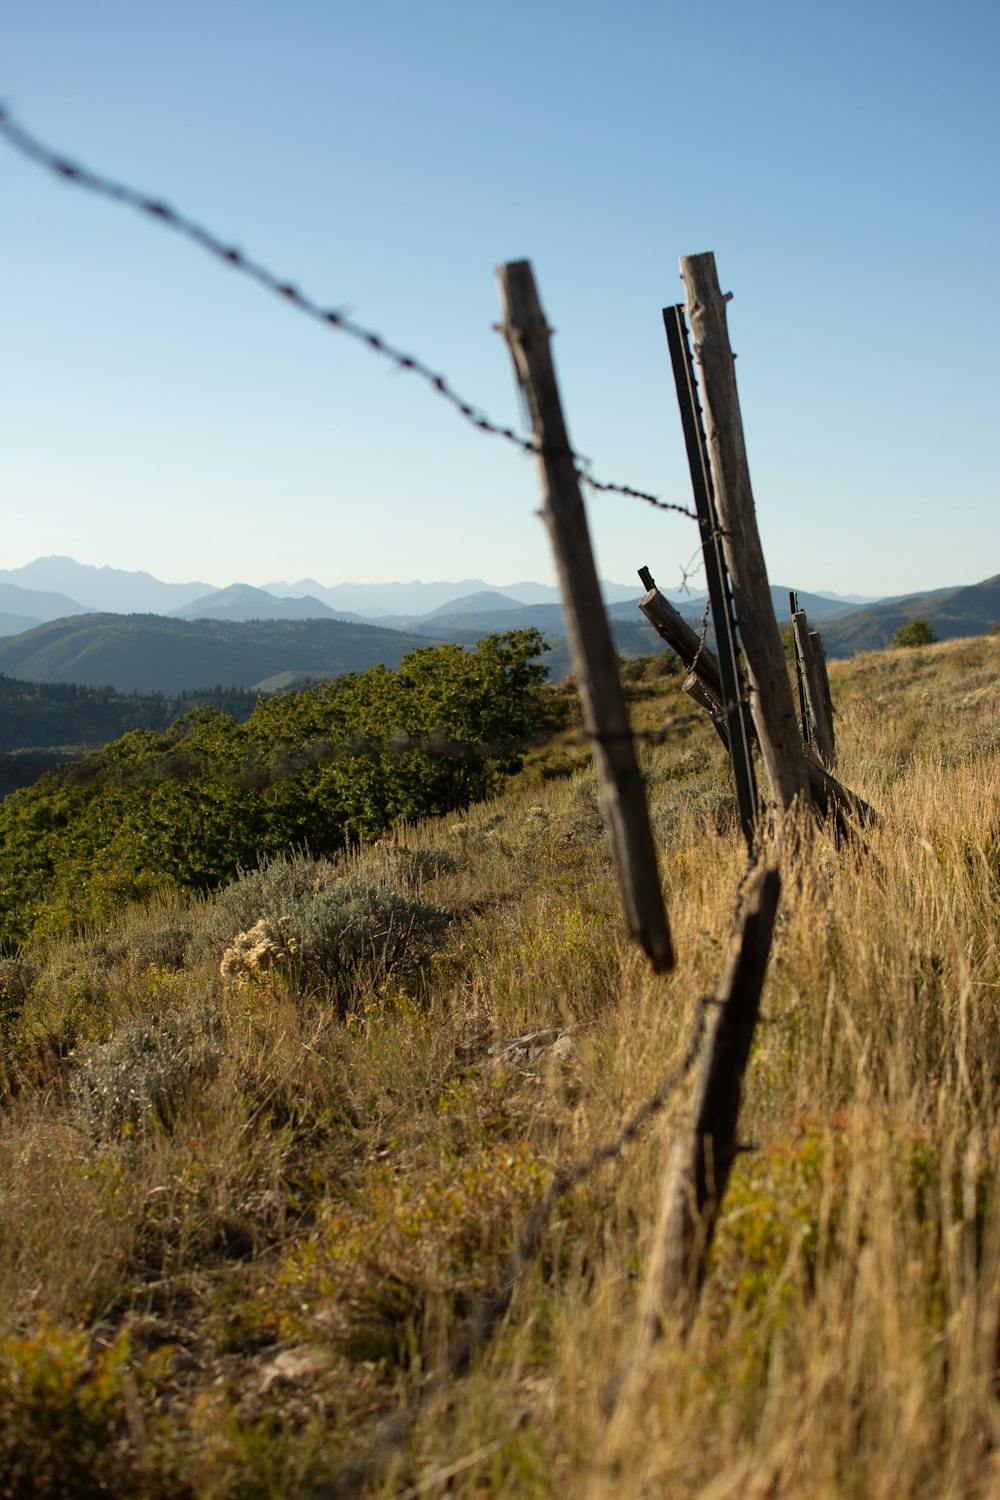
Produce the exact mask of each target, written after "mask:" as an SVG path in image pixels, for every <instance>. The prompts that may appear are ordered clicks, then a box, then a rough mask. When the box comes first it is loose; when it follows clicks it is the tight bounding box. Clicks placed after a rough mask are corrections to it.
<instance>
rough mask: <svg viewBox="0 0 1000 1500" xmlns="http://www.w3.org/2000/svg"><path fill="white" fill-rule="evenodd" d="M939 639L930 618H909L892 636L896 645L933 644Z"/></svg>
mask: <svg viewBox="0 0 1000 1500" xmlns="http://www.w3.org/2000/svg"><path fill="white" fill-rule="evenodd" d="M936 640H937V636H936V635H935V634H934V626H933V625H932V624H931V622H930V620H925V619H920V620H907V622H906V624H905V625H900V627H899V629H898V630H897V631H896V634H895V635H894V636H893V638H892V644H893V645H894V646H933V644H934V642H935V641H936Z"/></svg>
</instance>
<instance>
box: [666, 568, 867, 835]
mask: <svg viewBox="0 0 1000 1500" xmlns="http://www.w3.org/2000/svg"><path fill="white" fill-rule="evenodd" d="M641 571H642V572H643V573H645V574H648V573H649V569H648V568H644V569H642V570H641ZM639 608H640V610H641V611H642V613H643V614H644V615H645V617H646V619H647V620H648V621H649V623H650V625H652V627H653V629H654V630H655V631H656V632H657V634H658V635H659V636H660V637H661V638H662V639H663V640H665V641H666V642H667V643H668V644H669V645H671V646H672V647H673V649H674V650H675V651H676V652H677V655H678V656H679V657H680V659H681V661H682V662H683V663H684V665H685V666H686V667H687V669H688V672H689V674H690V675H691V676H693V677H694V678H696V679H697V682H698V684H699V686H698V687H697V688H692V687H689V686H688V683H687V682H685V683H684V691H685V692H686V693H687V694H688V695H689V696H690V697H692V698H693V699H694V700H695V702H697V703H700V704H701V705H702V706H703V707H705V708H707V710H708V713H709V715H710V716H711V719H712V723H713V724H714V725H715V728H716V732H717V733H718V734H719V737H720V739H721V740H722V743H723V744H724V745H725V747H726V749H727V751H728V749H729V741H728V738H726V736H725V734H724V730H725V718H724V715H723V712H722V676H721V673H720V671H719V663H718V659H717V658H716V655H715V652H714V651H712V650H711V649H710V648H709V647H708V646H706V645H705V644H704V642H703V641H702V640H701V638H700V637H699V636H698V635H697V633H696V632H695V631H694V630H692V629H691V626H690V625H689V624H688V622H687V621H686V620H685V619H684V617H683V615H681V614H679V613H678V612H677V610H676V609H674V607H673V605H672V604H671V603H670V601H669V600H668V599H664V597H663V595H662V594H661V593H660V591H659V589H657V588H651V589H650V590H649V591H648V592H647V593H646V594H645V595H644V596H643V598H642V599H640V601H639ZM706 700H707V702H706ZM709 705H711V706H709ZM754 739H755V740H756V734H754ZM800 744H801V742H800ZM800 753H801V748H800ZM802 763H803V765H804V766H805V771H806V776H807V777H808V779H809V790H810V793H811V795H812V799H813V811H814V812H815V813H816V816H817V818H819V819H820V820H822V819H824V818H832V819H833V822H834V828H835V831H836V833H837V836H838V837H842V838H851V837H854V836H856V833H857V827H858V826H860V827H869V826H871V825H872V824H874V823H875V822H877V817H876V814H875V809H874V808H873V807H871V806H870V805H869V804H868V803H867V802H865V801H864V799H863V798H861V797H859V796H858V795H857V794H856V793H855V792H852V791H851V790H850V788H849V787H846V786H843V785H842V784H841V783H840V782H839V781H838V780H837V779H836V777H835V776H832V775H831V774H830V773H829V772H828V771H827V770H826V769H825V768H824V767H823V766H822V765H821V764H820V762H819V760H813V759H811V757H810V756H809V755H808V754H806V755H803V757H802Z"/></svg>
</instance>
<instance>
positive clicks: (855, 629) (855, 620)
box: [822, 574, 1000, 656]
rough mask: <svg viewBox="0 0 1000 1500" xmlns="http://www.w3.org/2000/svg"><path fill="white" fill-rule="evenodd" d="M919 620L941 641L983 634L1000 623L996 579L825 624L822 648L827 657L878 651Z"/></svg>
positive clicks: (893, 601) (898, 601) (999, 587)
mask: <svg viewBox="0 0 1000 1500" xmlns="http://www.w3.org/2000/svg"><path fill="white" fill-rule="evenodd" d="M918 619H925V620H929V621H930V623H931V625H932V626H933V629H934V634H935V635H936V636H937V638H938V640H941V641H949V640H955V639H957V638H958V637H960V636H968V635H985V634H986V633H987V632H988V631H990V630H992V629H993V627H994V625H996V624H998V623H1000V574H997V576H996V577H995V578H987V579H984V581H983V582H982V583H976V584H972V585H970V587H968V588H961V589H943V590H941V591H940V592H938V593H935V594H913V595H910V596H908V597H907V598H903V599H889V600H886V601H885V603H883V604H875V605H872V606H870V607H869V608H867V609H859V610H857V611H855V612H854V613H852V614H850V615H847V616H845V617H844V618H843V619H836V620H830V621H827V622H824V624H823V629H822V636H823V644H824V647H825V648H826V652H827V655H828V656H852V655H853V654H854V653H855V652H856V651H872V650H879V649H880V648H882V647H884V646H888V645H889V644H890V642H891V641H892V638H893V636H894V635H895V633H896V631H897V630H898V629H899V628H900V626H901V625H905V624H907V622H908V621H910V620H918Z"/></svg>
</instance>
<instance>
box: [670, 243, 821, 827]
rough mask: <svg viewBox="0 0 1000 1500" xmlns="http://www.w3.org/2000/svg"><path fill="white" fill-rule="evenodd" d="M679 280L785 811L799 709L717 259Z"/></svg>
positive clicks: (765, 736) (798, 792)
mask: <svg viewBox="0 0 1000 1500" xmlns="http://www.w3.org/2000/svg"><path fill="white" fill-rule="evenodd" d="M681 277H682V279H683V281H684V290H685V295H686V300H687V316H688V322H689V323H690V325H691V332H692V334H693V336H694V354H695V359H696V361H697V364H698V378H699V385H700V388H701V397H702V404H703V407H704V414H705V422H706V427H707V436H708V447H709V458H710V461H711V468H712V483H713V490H714V494H715V506H716V512H717V515H718V519H719V526H720V528H721V533H722V549H723V554H724V556H725V560H726V567H727V569H728V571H729V576H730V579H731V581H732V587H733V598H734V600H735V604H736V617H737V619H738V620H739V628H740V637H741V640H742V644H743V650H744V654H745V657H746V664H747V675H748V677H749V679H750V712H751V714H752V715H753V721H754V724H755V726H756V729H757V739H758V741H759V743H760V747H761V751H762V753H763V756H764V764H765V766H766V767H767V774H768V777H769V779H770V782H771V788H772V792H773V794H774V796H775V798H776V800H777V801H778V803H779V805H780V806H781V807H782V808H783V809H784V810H785V811H786V812H787V811H789V810H790V809H791V808H792V806H793V804H794V803H795V802H796V800H799V801H801V802H802V803H804V804H808V802H809V779H808V773H807V772H806V769H805V764H804V761H803V758H802V744H801V740H800V737H799V730H798V723H797V719H796V713H795V704H794V702H793V699H792V690H791V685H790V684H789V681H788V671H787V668H786V665H785V653H784V651H783V649H782V645H781V637H780V635H779V634H778V625H777V621H776V620H775V618H774V608H773V606H772V604H771V595H770V592H769V588H768V581H767V567H766V565H765V563H764V553H763V550H762V548H761V544H760V536H759V534H758V531H757V519H756V515H755V513H754V502H753V491H752V489H751V486H750V468H749V465H748V463H747V455H746V443H745V440H744V435H743V422H742V418H741V416H740V403H739V394H738V392H737V389H736V371H735V368H734V365H733V355H732V350H731V348H730V345H729V333H728V330H727V326H726V301H727V300H728V299H727V298H724V297H723V295H722V292H721V291H720V289H719V279H718V276H717V274H716V269H715V256H714V255H712V254H711V253H710V252H709V253H707V254H704V255H686V256H683V257H682V259H681Z"/></svg>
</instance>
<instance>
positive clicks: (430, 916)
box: [189, 855, 448, 998]
mask: <svg viewBox="0 0 1000 1500" xmlns="http://www.w3.org/2000/svg"><path fill="white" fill-rule="evenodd" d="M388 875H389V877H390V878H391V875H392V870H391V865H390V867H389V871H388ZM397 878H398V877H397ZM384 880H385V877H383V883H379V881H378V878H377V875H367V874H365V873H362V872H355V871H349V870H348V871H345V869H344V867H343V866H342V865H339V864H335V863H334V862H332V861H330V860H326V859H310V858H308V857H307V856H306V855H293V856H290V857H288V858H285V859H276V860H272V861H271V863H270V864H267V865H264V866H263V867H262V868H261V869H259V870H250V871H248V872H247V873H246V874H244V875H241V876H240V877H239V879H238V880H235V881H233V883H232V884H231V885H229V886H226V887H225V888H224V889H223V890H221V891H219V892H218V893H217V894H216V896H215V897H214V899H213V900H212V902H211V903H210V904H209V905H208V907H207V908H206V910H205V912H204V915H203V918H202V921H201V923H200V926H199V929H198V931H197V932H196V933H195V936H194V938H193V940H192V944H191V948H190V950H189V952H190V955H191V957H192V959H198V958H204V957H206V956H207V955H208V954H211V955H212V957H213V958H214V959H216V960H221V958H222V956H223V954H224V953H225V952H226V950H227V949H228V948H229V947H230V946H231V945H232V944H233V942H234V940H235V939H236V938H237V937H238V936H239V934H241V933H244V932H248V931H249V930H250V929H251V928H252V927H254V926H255V925H256V924H257V923H258V922H261V921H264V922H267V923H268V924H269V925H270V926H271V927H272V928H273V929H274V930H277V931H279V932H280V933H281V935H282V937H283V938H284V940H285V942H286V943H287V945H288V948H289V950H290V952H292V953H294V965H295V973H296V977H297V980H298V982H299V983H300V984H301V985H302V986H303V987H304V988H306V989H317V990H320V991H322V992H323V993H325V994H327V995H329V996H331V997H332V996H337V997H339V998H343V997H344V996H346V994H347V993H348V992H349V990H350V988H351V987H352V984H353V982H354V981H355V980H356V979H357V977H358V974H359V972H360V971H362V970H365V969H367V970H368V971H369V973H370V974H371V975H372V976H373V977H377V978H382V977H384V976H385V975H387V974H388V973H389V972H390V971H391V970H393V969H399V968H406V967H410V966H412V965H414V964H416V963H418V962H419V961H420V959H421V958H423V957H424V956H425V954H426V952H427V950H428V948H429V946H430V940H431V939H432V938H433V937H434V936H435V935H436V934H437V933H438V932H440V931H441V930H442V929H443V927H444V926H445V925H446V923H447V921H448V914H447V912H445V911H443V910H442V909H441V908H440V907H438V906H435V905H434V904H433V903H431V902H430V901H425V900H424V899H423V898H422V897H420V896H418V895H416V894H414V893H412V892H409V891H406V890H400V889H394V888H393V886H392V885H390V884H387V883H384Z"/></svg>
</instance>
